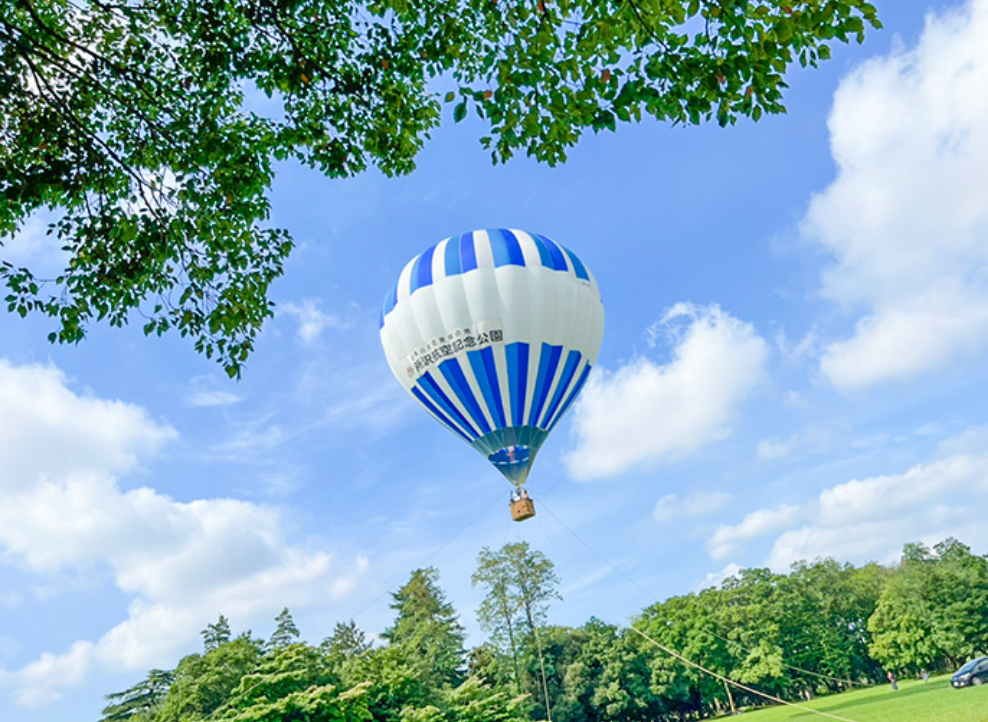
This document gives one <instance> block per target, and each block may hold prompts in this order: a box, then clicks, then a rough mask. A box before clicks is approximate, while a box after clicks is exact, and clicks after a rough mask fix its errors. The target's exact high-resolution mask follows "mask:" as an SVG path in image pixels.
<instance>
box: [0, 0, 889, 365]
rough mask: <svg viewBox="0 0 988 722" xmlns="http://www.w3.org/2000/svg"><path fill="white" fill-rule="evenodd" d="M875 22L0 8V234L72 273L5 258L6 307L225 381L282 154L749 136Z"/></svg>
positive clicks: (98, 6)
mask: <svg viewBox="0 0 988 722" xmlns="http://www.w3.org/2000/svg"><path fill="white" fill-rule="evenodd" d="M867 25H872V26H878V25H879V23H878V20H877V18H876V15H875V9H874V7H873V6H872V5H871V4H869V3H868V2H867V1H866V0H829V1H828V2H821V1H820V0H731V1H730V2H726V1H724V0H631V1H627V0H557V1H556V2H551V1H548V0H520V1H519V2H497V1H496V0H495V1H491V0H402V1H401V2H395V1H392V0H373V1H372V2H367V3H356V2H351V1H349V0H319V1H318V2H317V1H316V0H279V1H278V2H273V0H245V1H244V2H234V3H231V2H225V1H221V0H194V1H193V0H168V1H167V2H164V1H162V0H146V1H144V2H114V3H104V2H92V3H71V2H62V1H61V0H0V238H3V237H10V236H11V235H13V234H15V233H17V232H18V231H19V230H20V229H22V228H23V226H24V223H25V221H26V220H27V219H28V218H29V217H31V215H32V214H34V213H36V212H37V211H39V210H44V209H49V210H50V211H51V218H52V232H53V233H54V235H55V236H56V238H57V240H58V242H59V244H60V245H61V246H62V248H63V249H64V251H65V252H66V256H67V259H68V260H67V263H66V266H65V268H64V269H63V270H62V272H61V273H59V274H57V275H56V276H55V277H54V278H40V277H38V276H36V275H35V274H34V273H33V272H32V270H31V269H28V268H21V267H16V266H14V265H12V264H11V263H9V262H3V264H2V265H0V276H2V277H3V279H4V281H5V282H6V285H7V287H8V295H7V303H8V308H9V309H10V310H12V311H16V312H17V313H20V314H22V315H26V314H28V313H30V312H38V313H42V314H45V315H47V316H49V317H51V318H52V319H54V321H55V322H56V326H55V330H53V331H52V333H51V335H50V337H49V338H51V339H52V340H53V341H63V342H66V341H67V342H74V341H78V340H80V339H81V338H83V336H84V335H85V333H86V328H87V326H88V325H89V324H90V323H91V322H93V321H96V320H104V321H107V322H109V323H110V324H113V325H121V324H124V323H126V322H127V321H128V319H129V318H130V317H132V316H135V315H136V314H138V313H139V314H140V315H141V317H142V318H143V321H144V323H145V325H144V330H145V333H156V334H161V333H165V332H166V331H168V330H171V329H174V330H177V331H178V332H179V333H181V334H182V335H183V336H189V337H191V338H192V339H193V340H194V342H195V346H196V348H197V349H198V350H199V351H202V352H204V353H205V354H206V355H215V356H216V357H217V358H218V359H219V360H220V362H221V363H222V364H223V365H224V367H225V368H226V369H227V371H228V372H229V373H231V374H232V375H236V374H238V373H239V371H240V367H241V364H242V363H243V361H244V360H245V359H246V357H247V355H248V354H249V352H250V350H251V348H252V346H253V342H254V338H255V336H256V334H257V332H258V329H259V327H260V324H261V323H262V322H263V321H264V319H265V318H267V317H268V316H270V315H271V313H272V310H271V304H270V303H269V302H268V300H267V293H268V289H269V287H270V284H271V282H272V281H273V280H274V279H275V278H276V277H277V276H278V275H280V274H281V272H282V268H283V264H284V261H285V259H286V258H287V256H288V254H289V253H290V251H291V248H292V241H291V239H290V238H289V236H288V234H287V233H286V232H285V231H283V230H278V229H272V228H268V227H266V226H265V223H266V221H267V218H268V215H269V212H270V204H269V199H268V192H269V188H270V184H271V181H272V178H273V175H274V170H275V169H274V163H275V161H277V160H282V159H289V158H291V159H295V160H297V161H299V162H301V163H303V164H305V165H307V166H310V167H312V168H314V169H317V170H318V171H320V172H322V173H324V174H326V175H327V176H330V177H345V176H351V175H353V174H356V173H359V172H361V171H363V170H364V169H365V168H367V167H368V166H370V165H376V166H377V167H378V168H380V169H381V170H382V171H383V172H384V173H386V174H389V175H392V174H399V173H406V172H409V171H410V170H411V169H412V168H413V167H414V159H415V156H416V154H417V153H418V151H419V150H420V149H421V147H422V145H423V143H424V142H425V140H426V139H427V138H428V135H429V133H430V131H432V129H434V128H435V127H436V126H437V125H438V124H439V122H440V118H441V115H442V114H441V105H442V103H441V101H442V100H443V99H445V101H446V102H447V103H455V105H454V106H453V112H452V116H453V118H454V120H457V121H459V120H462V119H463V118H464V117H465V116H466V114H467V113H468V112H469V110H471V109H473V110H474V111H475V112H476V114H477V115H478V116H479V117H480V118H481V119H482V120H483V122H485V123H486V124H487V126H488V130H487V135H486V136H485V137H483V138H482V139H481V142H482V143H483V144H484V145H485V146H486V147H488V148H490V150H491V153H492V156H493V158H494V160H495V161H502V160H505V159H507V158H509V157H511V156H512V155H513V154H514V153H516V152H518V151H524V152H525V153H527V154H529V155H531V156H533V157H535V158H537V159H539V160H542V161H546V162H548V163H557V162H559V161H562V160H564V159H565V156H566V151H567V149H568V148H569V147H570V146H572V145H573V144H574V143H576V142H577V140H578V139H579V138H580V136H581V134H582V133H583V132H584V131H585V130H587V129H592V130H594V131H599V130H604V129H611V130H613V129H614V128H615V126H616V124H617V123H618V122H629V121H633V120H640V119H641V118H642V117H643V116H652V117H654V118H657V119H659V120H663V121H670V122H672V123H699V122H701V121H703V120H705V119H714V120H716V121H717V122H718V123H720V124H721V125H725V124H729V123H733V122H735V120H736V119H737V118H738V117H750V118H753V119H755V120H758V119H759V118H760V117H761V116H762V115H763V114H765V113H779V112H782V111H783V110H784V107H783V104H782V91H783V89H784V88H785V87H786V83H785V80H784V77H785V73H786V72H787V70H788V69H789V68H790V66H791V65H792V64H794V63H797V62H798V63H800V64H802V65H816V64H817V62H818V61H819V60H824V59H826V58H828V57H829V56H830V53H831V46H832V44H833V43H835V42H850V41H855V40H856V41H860V40H861V39H862V37H863V34H864V31H865V27H866V26H867ZM256 96H266V97H267V98H269V99H270V102H269V103H267V104H259V103H256V102H255V99H256ZM265 105H266V107H270V108H272V111H271V112H270V113H269V114H262V113H261V112H260V111H259V110H257V108H259V107H261V106H265Z"/></svg>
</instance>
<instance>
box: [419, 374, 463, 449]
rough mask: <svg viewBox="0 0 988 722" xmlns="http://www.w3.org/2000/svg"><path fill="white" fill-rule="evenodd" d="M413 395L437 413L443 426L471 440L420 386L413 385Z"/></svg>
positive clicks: (436, 415)
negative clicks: (430, 399)
mask: <svg viewBox="0 0 988 722" xmlns="http://www.w3.org/2000/svg"><path fill="white" fill-rule="evenodd" d="M412 396H414V397H415V398H416V399H418V400H419V403H420V404H422V405H423V406H424V407H425V408H427V409H428V410H429V411H431V412H432V413H433V414H434V415H435V417H436V418H437V419H439V421H441V422H442V424H443V426H445V427H446V428H448V429H449V430H450V431H452V432H454V433H455V434H456V435H457V436H459V437H461V438H462V439H463V440H464V441H467V442H469V441H471V439H470V437H469V436H467V435H466V434H464V433H463V432H462V431H461V430H460V428H459V427H458V426H457V425H456V424H454V423H453V421H452V419H450V418H449V417H448V416H446V414H444V413H443V412H442V411H440V410H439V409H438V408H436V405H435V404H433V403H432V402H431V401H429V398H428V397H427V396H426V395H425V394H423V393H422V391H421V389H419V387H418V386H413V387H412Z"/></svg>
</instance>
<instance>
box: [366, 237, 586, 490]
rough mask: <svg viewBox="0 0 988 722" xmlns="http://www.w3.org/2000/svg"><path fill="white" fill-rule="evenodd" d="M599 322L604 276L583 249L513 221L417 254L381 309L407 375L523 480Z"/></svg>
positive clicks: (396, 368) (581, 373)
mask: <svg viewBox="0 0 988 722" xmlns="http://www.w3.org/2000/svg"><path fill="white" fill-rule="evenodd" d="M603 331H604V309H603V306H602V305H601V302H600V293H599V291H598V290H597V283H596V282H595V281H594V278H593V276H592V275H591V274H590V271H589V270H587V267H586V266H585V265H584V264H583V263H582V262H581V261H580V259H579V258H577V256H576V254H574V253H573V252H572V251H570V250H568V249H566V248H563V247H562V246H560V245H559V244H557V243H555V242H554V241H552V240H550V239H549V238H546V237H545V236H541V235H537V234H530V233H526V232H524V231H519V230H506V229H495V230H483V231H473V232H471V233H464V234H463V235H462V236H454V237H452V238H447V239H446V240H444V241H441V242H439V243H437V244H436V245H435V246H433V247H432V248H429V249H428V250H426V251H425V252H424V253H422V254H420V255H418V256H416V257H415V258H413V259H412V260H411V261H409V263H408V264H407V265H406V266H405V268H404V269H403V270H402V272H401V274H400V275H399V276H398V280H397V281H396V282H395V284H394V285H393V286H392V287H391V290H390V291H389V292H388V294H387V296H386V297H385V299H384V311H383V313H382V315H381V343H382V344H383V345H384V352H385V355H386V356H387V359H388V364H389V365H390V366H391V370H392V371H393V372H394V374H395V376H396V377H397V379H398V381H399V382H400V383H401V384H402V386H404V387H405V389H406V390H407V391H408V392H409V393H411V394H412V396H414V397H415V398H416V399H417V400H418V402H419V403H420V404H421V405H422V406H423V407H425V409H426V410H427V411H428V412H429V413H430V414H432V415H433V416H434V417H435V418H436V419H437V420H438V421H439V422H440V423H441V424H443V425H444V426H445V427H446V428H448V429H449V430H450V431H452V432H453V433H454V434H456V435H457V436H459V437H461V438H462V439H464V440H465V441H466V442H467V443H469V444H471V445H472V446H473V447H474V448H475V449H477V451H479V452H480V453H482V454H483V455H484V456H486V457H487V459H488V460H489V461H490V462H491V463H492V464H493V465H494V466H495V468H497V469H498V471H500V472H501V473H502V474H504V476H506V477H507V478H508V480H509V481H511V482H512V483H513V484H516V485H518V486H520V485H521V484H524V483H525V480H526V479H527V478H528V473H529V471H530V470H531V467H532V463H533V462H534V461H535V456H536V454H537V453H538V451H539V448H541V446H542V443H543V442H544V441H545V439H546V436H547V435H548V434H549V432H550V431H552V429H553V427H555V426H556V424H557V423H559V419H560V418H561V417H562V415H563V414H564V413H566V410H567V409H568V408H569V407H570V406H571V405H572V404H573V401H574V400H575V399H576V397H577V395H578V394H579V393H580V391H581V390H582V389H583V386H584V384H586V381H587V377H588V376H589V374H590V369H591V367H592V366H593V364H594V362H595V361H596V359H597V351H598V349H599V348H600V341H601V337H602V335H603Z"/></svg>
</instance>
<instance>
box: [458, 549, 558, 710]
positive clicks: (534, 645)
mask: <svg viewBox="0 0 988 722" xmlns="http://www.w3.org/2000/svg"><path fill="white" fill-rule="evenodd" d="M471 580H472V583H473V585H474V586H477V585H479V586H481V587H482V588H484V589H485V590H486V592H487V594H486V595H485V597H484V600H483V602H481V604H480V606H479V607H478V609H477V618H478V620H479V621H480V624H481V627H482V628H483V629H485V630H488V631H490V632H491V633H492V639H493V641H494V642H495V643H496V644H499V645H500V646H501V648H502V649H504V650H505V651H506V652H507V653H508V654H510V656H511V661H512V671H513V672H514V679H515V689H516V691H518V692H521V691H523V690H524V691H526V692H529V693H535V691H536V690H540V691H541V693H542V694H543V695H546V694H547V690H546V689H545V687H546V684H545V682H546V680H544V679H543V676H544V674H543V669H542V667H543V666H544V660H543V658H542V657H543V652H542V644H541V640H540V639H539V630H540V628H542V627H543V626H544V625H545V622H546V614H547V612H548V608H549V602H550V600H552V599H562V597H561V596H560V594H559V592H558V586H559V579H558V577H557V576H556V573H555V571H554V565H553V563H552V561H551V560H550V559H549V558H548V557H546V556H545V555H544V554H543V553H542V552H540V551H538V550H533V549H531V548H530V547H529V545H528V543H527V542H517V543H513V544H505V545H504V546H503V547H501V548H500V549H499V550H497V551H496V552H495V551H492V550H491V549H490V548H489V547H484V548H483V549H481V551H480V554H479V555H478V557H477V570H476V571H475V572H474V574H473V576H472V578H471ZM522 634H524V639H525V646H527V650H528V651H529V652H530V653H531V654H533V655H534V656H535V658H536V660H537V661H538V668H537V669H536V670H535V671H534V674H532V673H527V674H521V667H522V664H521V659H520V657H521V653H522V647H523V644H522V639H521V635H522ZM545 705H551V703H550V701H549V700H548V699H545V700H543V709H544V706H545Z"/></svg>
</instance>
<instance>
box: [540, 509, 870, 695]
mask: <svg viewBox="0 0 988 722" xmlns="http://www.w3.org/2000/svg"><path fill="white" fill-rule="evenodd" d="M543 506H544V504H543ZM545 510H546V511H547V512H549V513H550V514H552V517H553V519H555V520H556V521H557V522H558V523H559V525H560V526H561V527H563V528H564V529H565V530H566V531H568V532H569V533H570V534H572V535H573V537H574V538H576V540H577V541H579V542H580V543H581V544H583V545H584V546H585V547H586V548H587V549H589V550H590V551H592V552H593V553H594V554H595V555H596V556H597V558H598V559H600V560H601V561H602V562H604V564H606V565H607V566H608V567H610V568H611V570H612V571H614V572H615V573H617V574H618V576H620V577H621V578H622V579H624V580H625V581H626V582H628V583H629V584H631V585H632V586H633V587H635V589H637V590H638V591H640V592H641V593H642V594H644V595H645V596H646V597H648V599H650V600H651V601H652V603H653V604H654V603H656V602H657V601H658V600H657V599H656V598H655V595H654V594H652V593H651V592H649V591H648V590H647V589H645V588H644V587H643V586H641V585H640V584H639V583H638V582H637V581H635V580H634V579H632V578H631V577H629V576H628V575H627V574H625V573H624V572H623V571H621V569H620V568H618V567H616V566H614V565H613V564H612V563H611V562H610V560H609V559H607V558H606V557H604V556H603V555H602V554H601V553H600V552H598V551H597V550H596V549H594V548H593V547H591V546H590V545H589V544H588V543H587V542H585V541H584V540H583V539H581V538H580V537H579V535H577V533H576V532H574V531H573V530H572V529H570V528H569V527H568V526H566V524H565V523H563V520H562V519H560V518H559V517H558V516H556V514H555V513H554V512H553V511H552V509H550V508H548V507H546V508H545ZM543 531H545V530H544V529H543ZM698 629H699V630H700V631H701V632H704V633H706V634H709V635H710V636H711V637H716V638H717V639H719V640H721V641H722V642H727V643H728V644H736V645H737V646H738V647H740V648H741V649H743V650H744V651H746V652H751V649H750V648H748V647H745V646H744V645H743V644H741V643H740V642H738V641H735V640H730V639H727V638H726V637H722V636H720V635H719V634H717V633H716V632H713V631H711V630H710V629H708V628H706V627H699V628H698ZM779 664H780V665H781V666H783V667H785V668H786V669H791V670H793V671H796V672H803V673H804V674H809V675H813V676H814V677H820V678H821V679H829V680H831V681H832V682H843V683H845V684H852V685H857V686H860V687H872V686H874V685H873V684H871V683H866V682H858V681H856V680H853V679H847V678H845V677H833V676H831V675H829V674H822V673H821V672H814V671H813V670H811V669H804V668H803V667H796V666H795V665H792V664H786V663H785V662H781V661H780V662H779Z"/></svg>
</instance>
